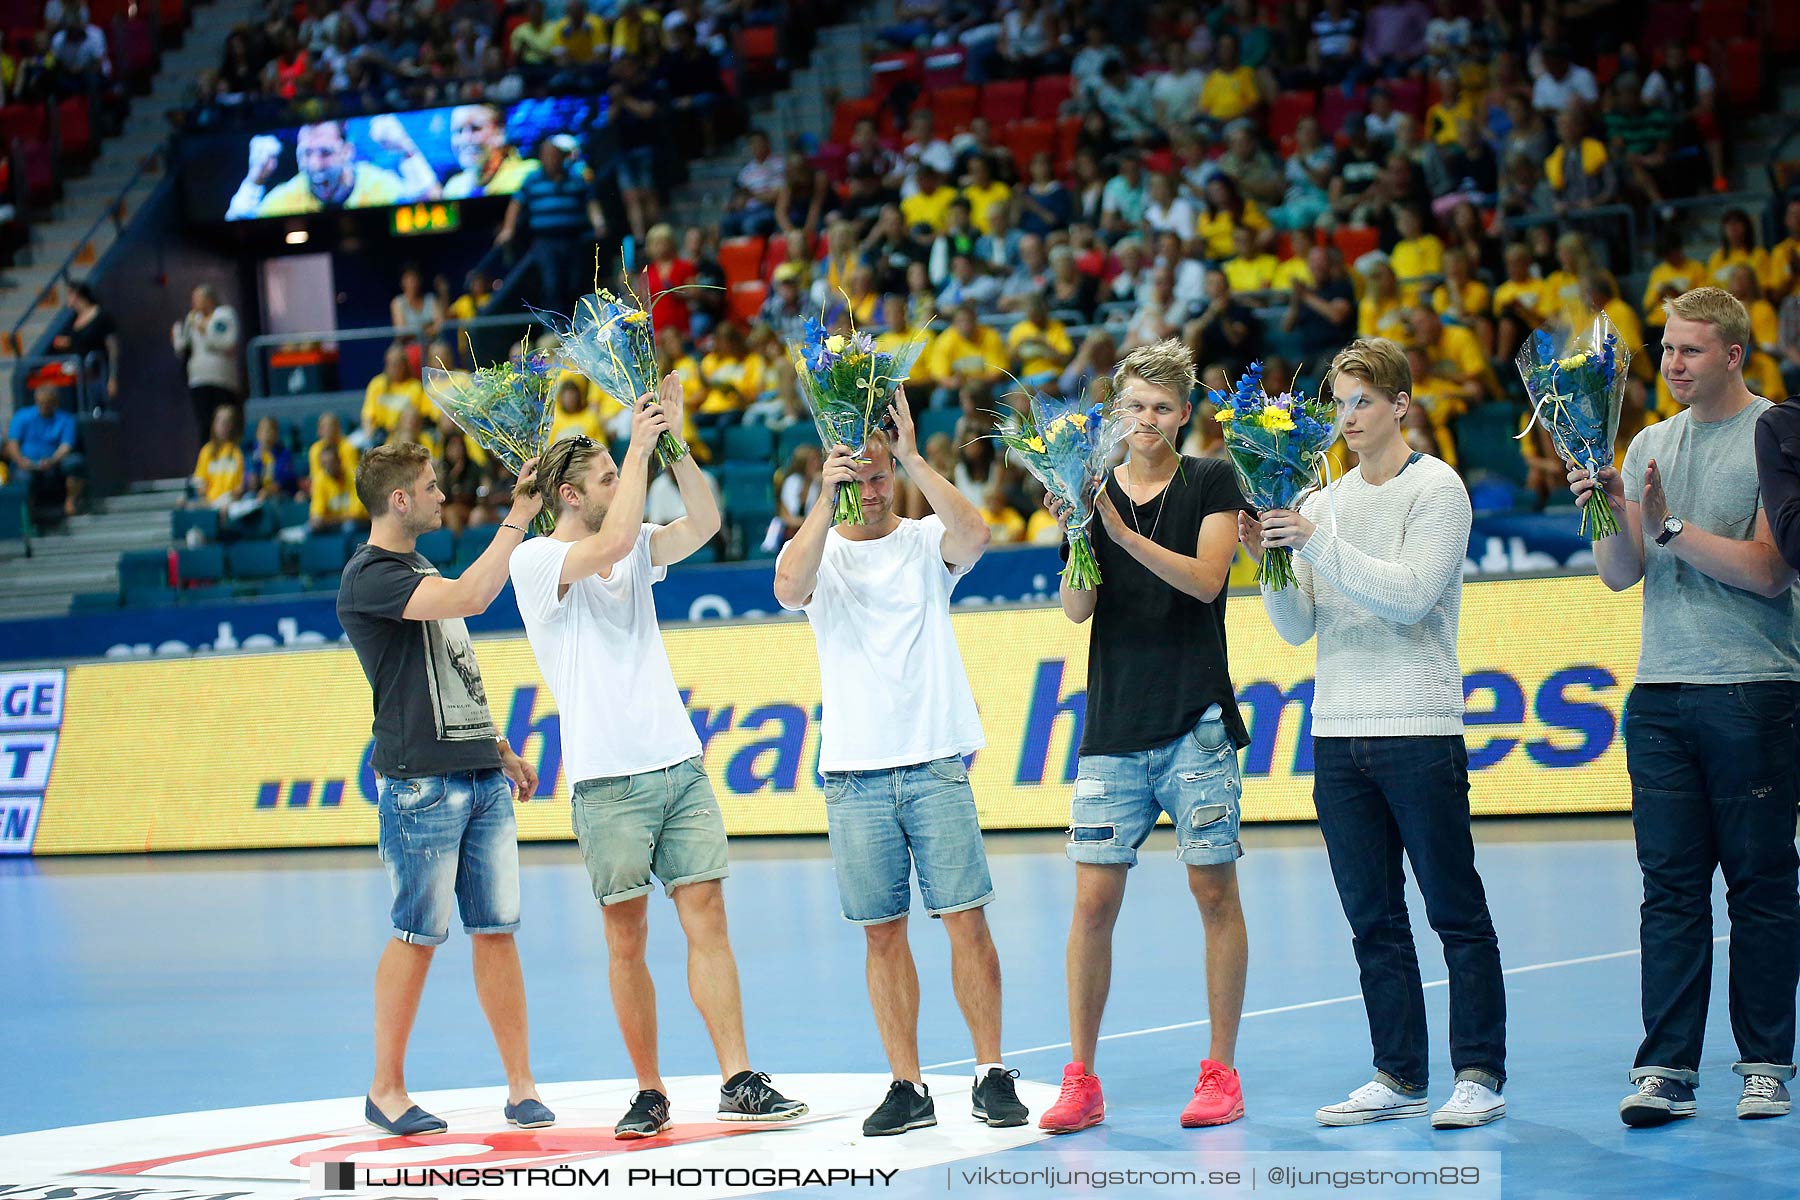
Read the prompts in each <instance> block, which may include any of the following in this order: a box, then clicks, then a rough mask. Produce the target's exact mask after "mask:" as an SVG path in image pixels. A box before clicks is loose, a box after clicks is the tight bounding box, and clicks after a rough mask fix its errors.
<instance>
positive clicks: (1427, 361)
mask: <svg viewBox="0 0 1800 1200" xmlns="http://www.w3.org/2000/svg"><path fill="white" fill-rule="evenodd" d="M1406 359H1407V362H1408V364H1409V365H1410V366H1411V367H1412V398H1413V404H1412V408H1411V409H1410V410H1408V412H1407V414H1406V423H1407V424H1406V434H1407V437H1406V440H1407V441H1408V442H1409V443H1410V444H1411V445H1412V447H1413V448H1414V449H1415V450H1424V451H1425V452H1426V453H1428V454H1434V455H1436V456H1437V457H1439V458H1441V459H1443V460H1444V461H1445V462H1446V463H1448V464H1450V465H1451V466H1453V467H1454V466H1455V465H1456V434H1455V432H1454V431H1453V426H1454V425H1455V422H1456V419H1457V418H1458V417H1460V416H1462V415H1463V414H1464V413H1465V412H1468V411H1469V405H1468V401H1467V400H1465V399H1464V398H1463V395H1462V392H1461V389H1460V388H1458V386H1457V384H1456V382H1455V381H1454V380H1451V379H1447V378H1445V377H1444V376H1443V375H1440V374H1439V373H1438V371H1437V369H1436V367H1435V366H1434V365H1433V363H1432V361H1431V355H1430V354H1429V353H1428V352H1427V350H1426V348H1425V347H1424V346H1422V345H1420V344H1419V343H1417V342H1413V343H1412V344H1410V345H1408V346H1407V347H1406Z"/></svg>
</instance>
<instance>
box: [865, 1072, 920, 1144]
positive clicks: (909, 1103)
mask: <svg viewBox="0 0 1800 1200" xmlns="http://www.w3.org/2000/svg"><path fill="white" fill-rule="evenodd" d="M921 1091H922V1092H923V1093H924V1094H923V1095H920V1092H921ZM936 1124H937V1106H936V1105H934V1104H932V1102H931V1089H930V1088H928V1087H926V1086H925V1085H924V1084H920V1085H919V1086H918V1088H914V1087H913V1085H912V1084H910V1083H908V1082H906V1081H905V1080H903V1079H896V1080H894V1083H893V1086H892V1087H890V1088H888V1094H887V1099H886V1100H883V1101H882V1102H881V1107H880V1108H878V1109H876V1110H875V1111H874V1112H872V1113H870V1114H869V1116H868V1118H867V1119H866V1120H865V1121H863V1136H864V1137H891V1136H892V1135H894V1134H896V1133H905V1132H906V1131H907V1130H909V1129H924V1128H925V1127H926V1126H928V1125H936Z"/></svg>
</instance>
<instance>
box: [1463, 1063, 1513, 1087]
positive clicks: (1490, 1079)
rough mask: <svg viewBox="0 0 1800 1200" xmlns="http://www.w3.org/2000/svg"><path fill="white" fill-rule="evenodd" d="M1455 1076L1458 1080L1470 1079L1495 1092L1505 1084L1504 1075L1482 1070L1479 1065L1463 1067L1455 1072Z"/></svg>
mask: <svg viewBox="0 0 1800 1200" xmlns="http://www.w3.org/2000/svg"><path fill="white" fill-rule="evenodd" d="M1456 1078H1457V1080H1458V1081H1461V1080H1464V1079H1467V1080H1471V1081H1473V1082H1475V1083H1479V1084H1480V1085H1481V1086H1482V1087H1484V1088H1489V1089H1491V1090H1493V1091H1496V1092H1498V1091H1500V1090H1501V1089H1503V1088H1504V1087H1505V1086H1506V1076H1504V1075H1496V1074H1494V1073H1493V1072H1492V1071H1484V1070H1482V1069H1481V1068H1480V1067H1464V1068H1463V1069H1462V1070H1460V1071H1458V1072H1457V1073H1456Z"/></svg>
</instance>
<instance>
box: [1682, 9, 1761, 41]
mask: <svg viewBox="0 0 1800 1200" xmlns="http://www.w3.org/2000/svg"><path fill="white" fill-rule="evenodd" d="M1749 22H1750V0H1701V4H1700V10H1699V12H1698V13H1696V14H1695V16H1694V30H1695V32H1696V34H1697V35H1698V36H1700V37H1703V38H1705V39H1706V40H1707V41H1724V40H1727V39H1730V38H1735V37H1741V36H1743V33H1744V29H1745V27H1746V26H1747V25H1748V24H1749Z"/></svg>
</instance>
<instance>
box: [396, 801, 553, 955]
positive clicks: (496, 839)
mask: <svg viewBox="0 0 1800 1200" xmlns="http://www.w3.org/2000/svg"><path fill="white" fill-rule="evenodd" d="M376 809H377V812H378V813H379V815H380V821H381V837H380V842H379V845H380V848H381V861H382V862H383V863H384V864H385V865H386V866H387V872H388V882H389V883H391V884H392V885H393V888H394V914H393V920H394V936H395V937H397V938H399V939H400V940H401V941H403V942H411V943H413V944H414V945H418V946H436V945H439V944H441V943H442V942H443V941H444V940H445V939H446V938H448V937H449V936H450V902H451V900H452V898H454V899H455V901H456V907H457V909H458V910H459V911H460V912H461V914H462V923H463V932H465V933H511V932H512V931H513V930H515V929H517V928H518V927H519V827H518V823H517V822H516V821H515V820H514V819H513V794H512V783H511V782H510V781H508V779H507V778H506V776H505V775H502V774H501V773H500V770H499V768H497V767H496V768H493V769H491V770H487V771H461V772H458V773H456V774H454V775H427V776H425V777H424V778H422V779H388V778H386V777H381V778H380V779H379V785H378V787H377V791H376Z"/></svg>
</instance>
